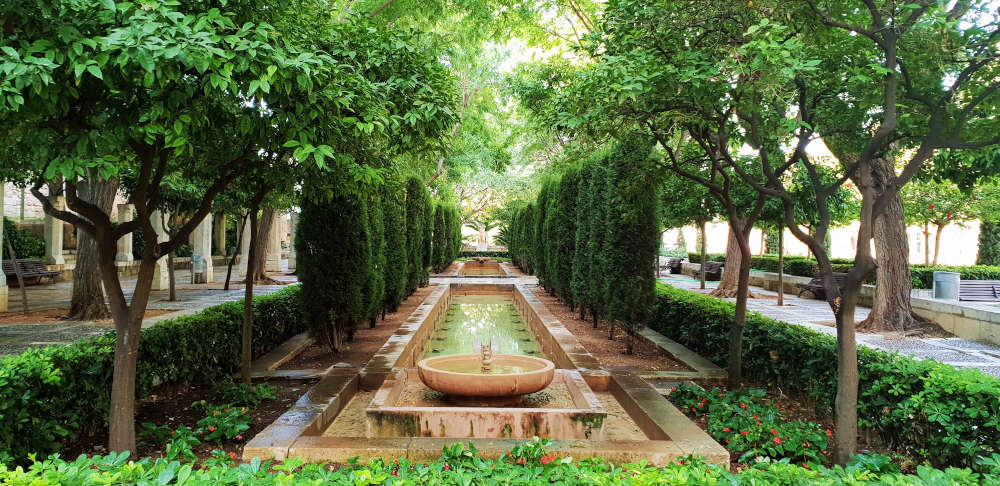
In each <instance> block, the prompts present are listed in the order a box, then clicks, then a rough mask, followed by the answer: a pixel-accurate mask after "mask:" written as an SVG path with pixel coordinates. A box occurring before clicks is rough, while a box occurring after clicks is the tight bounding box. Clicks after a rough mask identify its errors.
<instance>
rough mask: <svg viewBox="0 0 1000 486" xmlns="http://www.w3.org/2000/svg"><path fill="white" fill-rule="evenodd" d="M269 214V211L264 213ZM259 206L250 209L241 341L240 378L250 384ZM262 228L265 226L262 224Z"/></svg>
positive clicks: (258, 238)
mask: <svg viewBox="0 0 1000 486" xmlns="http://www.w3.org/2000/svg"><path fill="white" fill-rule="evenodd" d="M264 213H265V214H267V211H264ZM258 224H259V223H258V220H257V206H256V205H254V206H253V207H252V208H250V250H249V254H248V255H247V278H246V282H244V285H243V333H242V339H241V341H240V376H241V378H242V379H243V382H244V383H246V384H248V385H249V384H250V363H251V360H252V359H253V356H252V354H253V347H252V345H253V282H254V279H253V278H250V276H251V275H254V274H255V273H256V271H257V265H258V258H257V253H258V251H259V249H260V248H259V244H258V243H259V241H257V240H260V239H263V238H261V237H260V236H261V235H260V231H258ZM261 226H263V225H262V224H261Z"/></svg>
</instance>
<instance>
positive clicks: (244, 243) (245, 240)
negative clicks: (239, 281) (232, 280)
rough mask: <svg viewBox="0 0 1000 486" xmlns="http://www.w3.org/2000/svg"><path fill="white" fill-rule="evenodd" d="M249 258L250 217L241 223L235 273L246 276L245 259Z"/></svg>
mask: <svg viewBox="0 0 1000 486" xmlns="http://www.w3.org/2000/svg"><path fill="white" fill-rule="evenodd" d="M249 259H250V218H247V219H246V222H244V223H243V229H242V230H240V260H239V262H237V264H236V273H237V274H238V275H243V276H244V277H246V274H247V261H248V260H249Z"/></svg>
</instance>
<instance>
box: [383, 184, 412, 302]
mask: <svg viewBox="0 0 1000 486" xmlns="http://www.w3.org/2000/svg"><path fill="white" fill-rule="evenodd" d="M382 217H383V221H384V230H385V270H384V271H383V272H382V274H383V275H384V276H385V299H384V303H383V307H382V318H383V319H384V318H385V312H386V310H388V311H389V312H396V310H397V309H399V303H400V302H402V301H403V299H404V298H406V277H407V270H408V268H409V265H408V261H407V249H408V247H407V244H406V241H407V238H406V233H407V228H406V190H405V187H403V183H402V181H401V180H400V179H399V178H397V177H392V178H390V179H389V180H388V181H386V186H385V194H384V195H383V196H382Z"/></svg>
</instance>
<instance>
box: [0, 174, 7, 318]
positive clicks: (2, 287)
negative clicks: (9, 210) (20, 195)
mask: <svg viewBox="0 0 1000 486" xmlns="http://www.w3.org/2000/svg"><path fill="white" fill-rule="evenodd" d="M3 186H4V183H3V182H0V260H3V251H4V248H5V247H6V245H7V243H5V242H4V241H3ZM0 312H7V276H6V275H4V273H3V272H0Z"/></svg>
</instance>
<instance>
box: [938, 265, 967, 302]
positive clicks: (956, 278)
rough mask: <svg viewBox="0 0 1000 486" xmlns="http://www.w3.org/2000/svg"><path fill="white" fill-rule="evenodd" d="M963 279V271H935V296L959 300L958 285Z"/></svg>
mask: <svg viewBox="0 0 1000 486" xmlns="http://www.w3.org/2000/svg"><path fill="white" fill-rule="evenodd" d="M961 279H962V274H961V273H957V272H934V298H935V299H949V300H958V286H959V285H960V282H961Z"/></svg>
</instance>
